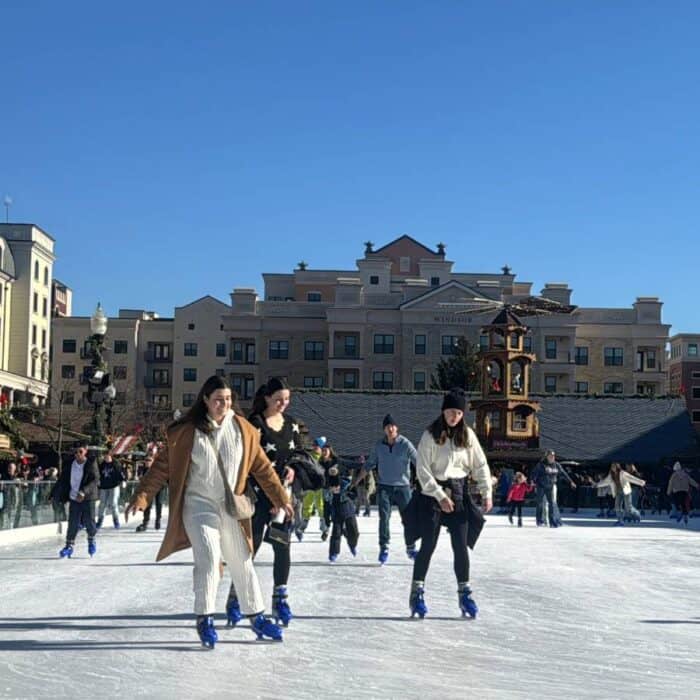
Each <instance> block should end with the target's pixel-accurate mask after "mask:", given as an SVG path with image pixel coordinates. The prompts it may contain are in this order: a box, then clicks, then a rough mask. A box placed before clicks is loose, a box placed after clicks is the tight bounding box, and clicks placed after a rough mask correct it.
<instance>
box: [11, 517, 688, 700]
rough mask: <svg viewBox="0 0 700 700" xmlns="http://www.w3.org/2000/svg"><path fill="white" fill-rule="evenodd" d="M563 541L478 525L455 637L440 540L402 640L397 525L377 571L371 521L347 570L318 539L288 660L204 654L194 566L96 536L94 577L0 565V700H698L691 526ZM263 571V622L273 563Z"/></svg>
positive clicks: (52, 551)
mask: <svg viewBox="0 0 700 700" xmlns="http://www.w3.org/2000/svg"><path fill="white" fill-rule="evenodd" d="M564 517H565V522H566V523H567V525H566V526H565V527H562V528H561V529H558V530H548V529H543V528H540V529H538V528H536V527H535V526H534V523H533V518H532V517H531V516H529V517H527V518H526V526H525V527H524V528H522V529H520V530H519V529H518V528H515V527H513V526H511V525H509V524H508V522H507V520H506V519H505V518H504V517H503V516H489V518H488V523H487V526H486V528H485V530H484V534H483V536H482V538H481V540H480V542H479V543H478V545H477V548H476V551H475V552H474V553H473V556H472V585H473V589H474V597H475V599H476V601H477V602H478V604H479V606H480V608H481V613H480V616H479V618H478V619H477V620H475V621H468V620H464V619H462V618H461V617H460V613H459V609H458V606H457V595H456V585H455V580H454V575H453V573H452V556H451V550H450V546H449V537H448V536H447V535H446V534H445V533H443V535H442V537H441V540H440V543H439V545H438V549H437V551H436V553H435V556H434V558H433V563H432V566H431V570H430V572H429V575H428V580H427V582H426V603H427V605H428V608H429V611H430V612H429V616H428V617H427V618H426V619H425V620H423V621H420V620H417V619H416V620H411V619H410V618H409V616H408V605H407V601H408V593H409V587H410V581H411V562H410V561H409V560H408V559H407V558H406V555H405V553H404V547H403V543H402V540H401V536H400V522H399V519H398V516H397V515H396V514H394V517H393V519H392V520H393V525H392V532H393V541H392V550H391V557H390V560H389V563H388V565H386V566H384V567H379V566H378V564H377V563H376V556H377V536H376V531H377V520H376V516H375V514H374V513H373V517H371V518H360V519H359V521H360V529H361V533H362V534H361V537H360V544H359V553H358V556H357V558H356V559H353V558H352V557H351V555H350V554H349V552H348V551H347V547H346V546H345V544H343V550H342V554H341V557H340V559H339V560H338V562H336V563H335V564H332V565H331V564H329V563H328V560H327V557H328V546H327V544H324V543H322V542H321V540H320V537H319V535H318V532H317V519H315V518H314V519H313V520H312V522H311V525H310V527H309V531H308V533H309V534H308V536H307V538H306V539H305V540H304V542H303V543H300V544H294V545H293V552H292V560H293V566H292V574H291V579H290V604H291V606H292V610H293V611H294V613H295V615H296V619H295V620H294V621H293V622H292V623H291V625H290V627H289V628H288V629H287V630H286V631H285V639H284V642H283V643H273V642H257V641H255V639H254V636H253V635H252V633H251V631H250V629H249V628H248V626H247V623H243V624H242V625H241V626H240V627H238V628H236V629H234V630H227V629H226V628H225V627H224V621H223V619H224V618H223V607H224V601H225V595H226V590H227V588H228V576H226V578H225V583H224V584H222V586H221V589H220V596H219V602H220V606H219V609H220V610H221V611H222V614H221V616H220V618H221V619H220V623H219V624H218V627H219V637H220V641H219V644H218V645H217V647H216V649H215V650H213V651H205V650H202V648H201V647H200V645H199V641H198V639H197V635H196V632H195V630H194V626H193V618H192V616H191V614H190V612H189V611H190V610H191V608H192V599H193V596H192V592H191V588H192V585H191V583H192V571H191V564H190V562H191V555H190V553H189V552H184V553H180V554H179V555H176V556H174V557H171V558H170V559H167V560H166V561H165V562H163V563H160V564H156V563H155V562H154V559H155V554H156V551H157V548H158V545H159V543H160V540H161V537H162V533H158V532H154V531H152V530H150V531H148V532H146V533H136V532H135V531H134V526H135V524H138V522H140V518H137V520H136V523H133V522H130V523H129V526H128V527H126V528H123V529H122V530H121V531H114V530H112V529H111V527H109V528H107V529H105V530H103V531H102V532H101V533H100V535H99V539H98V546H99V552H98V554H97V556H96V557H95V558H94V559H93V560H90V559H89V557H88V556H87V552H86V549H87V544H86V539H85V534H84V533H80V535H79V539H78V543H77V551H76V555H75V556H74V558H73V559H72V560H59V559H58V557H57V552H58V550H59V548H60V546H61V542H62V540H61V538H59V537H56V538H50V539H44V540H41V541H38V542H34V543H31V544H23V545H14V546H11V547H10V546H7V547H0V561H1V562H2V564H1V565H0V571H1V572H2V574H1V581H2V588H1V591H2V593H1V596H0V696H1V697H7V698H49V697H51V698H58V697H86V696H90V697H100V698H114V697H121V698H131V697H134V696H137V697H139V696H148V697H152V698H166V697H167V698H199V697H235V698H258V697H259V698H290V699H292V700H297V699H302V698H313V699H314V700H320V699H321V698H328V697H354V698H384V699H387V698H418V697H422V698H458V697H463V698H469V697H478V698H509V699H510V700H512V699H513V698H557V699H559V700H562V699H566V698H596V699H597V700H601V699H603V698H663V699H664V700H668V699H671V698H691V697H700V668H699V664H698V649H700V605H699V603H698V600H699V592H700V567H699V566H698V552H699V548H700V522H698V521H697V520H696V521H692V520H691V525H690V526H689V527H684V526H682V525H677V524H676V523H675V522H670V521H669V520H667V519H665V518H657V519H656V520H652V519H648V520H646V521H645V522H644V523H642V525H640V526H627V527H623V528H617V527H613V525H612V521H607V520H606V521H600V520H597V519H595V518H594V517H591V516H580V517H574V516H567V515H565V516H564ZM258 571H259V574H260V577H261V580H262V584H263V590H264V592H265V597H266V599H267V600H268V603H269V596H270V593H271V588H272V580H271V576H272V569H271V549H270V547H269V546H268V545H263V548H262V550H261V552H260V556H259V559H258Z"/></svg>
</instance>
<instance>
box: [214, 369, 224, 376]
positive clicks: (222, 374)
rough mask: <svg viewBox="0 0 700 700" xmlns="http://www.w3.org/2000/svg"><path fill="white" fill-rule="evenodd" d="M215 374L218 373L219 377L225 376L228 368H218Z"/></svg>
mask: <svg viewBox="0 0 700 700" xmlns="http://www.w3.org/2000/svg"><path fill="white" fill-rule="evenodd" d="M214 374H216V376H217V377H225V376H226V370H225V369H217V370H216V372H215V373H214Z"/></svg>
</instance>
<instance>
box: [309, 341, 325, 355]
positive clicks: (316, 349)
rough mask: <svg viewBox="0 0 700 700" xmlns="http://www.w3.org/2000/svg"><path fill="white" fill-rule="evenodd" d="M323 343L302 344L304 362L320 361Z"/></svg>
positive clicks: (310, 342)
mask: <svg viewBox="0 0 700 700" xmlns="http://www.w3.org/2000/svg"><path fill="white" fill-rule="evenodd" d="M324 348H325V343H323V342H322V341H320V340H307V341H305V343H304V359H305V360H322V359H323V353H324Z"/></svg>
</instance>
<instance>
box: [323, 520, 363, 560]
mask: <svg viewBox="0 0 700 700" xmlns="http://www.w3.org/2000/svg"><path fill="white" fill-rule="evenodd" d="M343 535H345V539H346V540H347V541H348V545H350V546H351V547H352V548H353V549H354V548H355V547H357V541H358V540H359V539H360V530H359V528H358V526H357V518H356V517H355V516H354V515H352V516H350V517H349V518H345V520H334V521H333V530H332V532H331V544H330V548H329V550H328V554H339V553H340V538H341V537H342V536H343Z"/></svg>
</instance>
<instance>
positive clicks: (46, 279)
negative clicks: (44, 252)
mask: <svg viewBox="0 0 700 700" xmlns="http://www.w3.org/2000/svg"><path fill="white" fill-rule="evenodd" d="M44 284H45V285H47V286H48V284H49V268H48V267H45V268H44Z"/></svg>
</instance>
